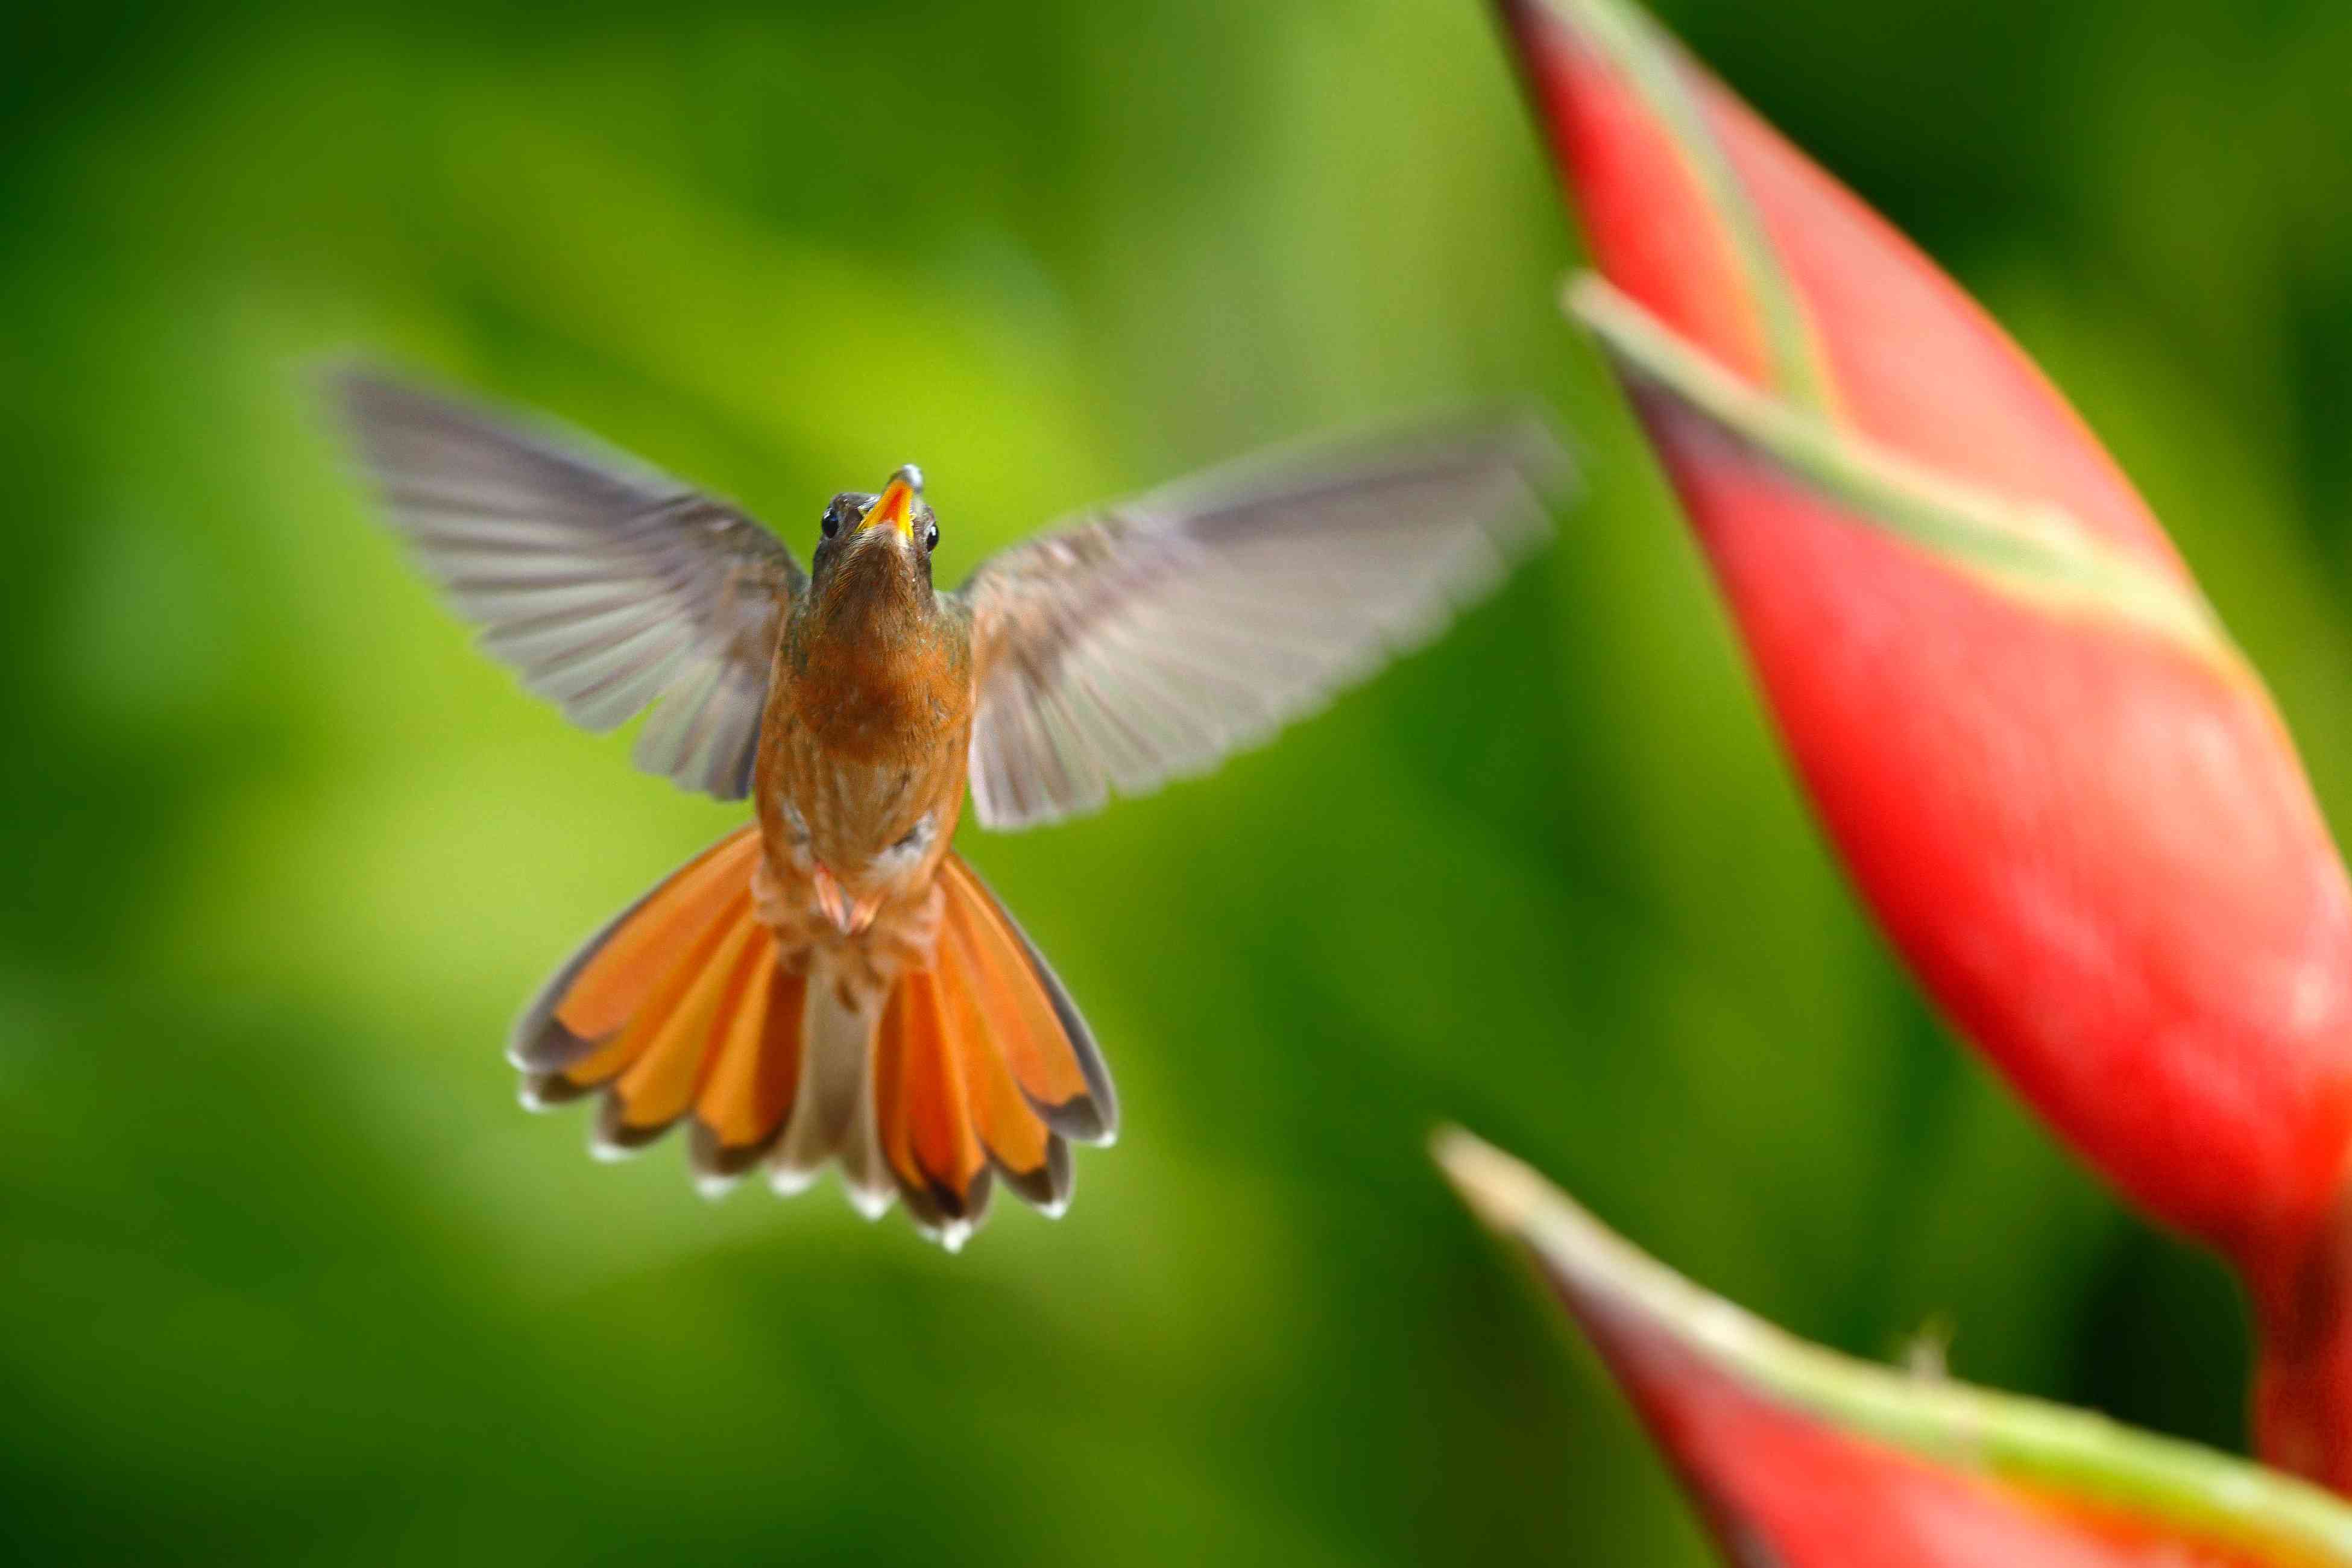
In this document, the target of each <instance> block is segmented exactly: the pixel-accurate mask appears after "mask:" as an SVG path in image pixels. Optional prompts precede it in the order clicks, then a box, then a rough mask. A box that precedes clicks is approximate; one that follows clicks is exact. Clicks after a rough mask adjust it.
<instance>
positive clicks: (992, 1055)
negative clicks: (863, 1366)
mask: <svg viewBox="0 0 2352 1568" xmlns="http://www.w3.org/2000/svg"><path fill="white" fill-rule="evenodd" d="M759 857H760V839H759V832H758V830H757V829H756V828H753V827H746V828H743V829H741V830H740V831H737V832H734V833H731V834H730V835H729V836H728V837H726V838H725V839H722V840H720V841H719V842H718V843H716V844H714V845H712V846H711V847H710V848H709V849H708V850H706V851H704V852H702V853H701V854H699V855H698V856H696V857H695V858H694V859H693V860H691V861H689V862H687V863H686V864H685V865H684V866H683V867H681V868H679V870H678V871H677V872H676V873H673V874H672V875H671V876H669V877H668V878H667V879H666V880H665V881H664V882H662V883H660V884H659V885H658V886H656V888H654V890H653V891H652V892H650V893H648V894H646V895H645V896H644V897H643V898H640V899H639V900H638V901H637V902H636V903H635V904H632V905H630V906H629V908H628V909H626V910H625V911H623V912H622V914H621V915H619V916H618V917H616V918H615V919H614V921H613V922H612V923H611V924H609V925H606V926H605V927H604V929H603V930H602V931H599V932H598V933H597V934H596V935H595V936H593V937H591V938H590V939H589V940H588V942H587V943H586V944H585V945H584V946H582V948H581V949H580V951H579V952H578V953H577V954H576V955H574V956H573V957H572V961H571V962H570V963H568V964H566V965H565V966H564V967H563V968H562V970H561V971H560V972H558V973H557V975H556V976H555V977H554V978H553V979H552V980H551V981H550V982H549V983H548V985H547V987H546V988H545V989H544V990H543V991H541V994H540V996H539V998H537V999H536V1000H535V1001H534V1002H533V1003H532V1004H531V1006H530V1009H528V1010H527V1011H526V1012H525V1013H524V1015H523V1017H522V1019H521V1021H520V1023H518V1024H517V1025H516V1028H515V1033H514V1039H513V1042H512V1044H511V1046H510V1047H509V1053H508V1054H509V1057H510V1058H511V1059H512V1060H513V1061H514V1063H515V1065H516V1066H518V1067H520V1068H521V1069H522V1071H523V1073H524V1079H523V1092H524V1099H525V1101H526V1102H527V1103H531V1104H534V1105H546V1104H553V1103H559V1102H562V1101H567V1100H573V1099H577V1098H580V1097H581V1096H583V1095H586V1094H591V1093H601V1094H602V1096H603V1104H602V1106H601V1108H600V1110H599V1113H598V1116H597V1121H596V1130H595V1143H594V1145H593V1146H594V1148H595V1150H596V1152H597V1153H598V1154H599V1155H605V1156H608V1157H611V1156H618V1155H625V1154H627V1153H631V1152H633V1151H635V1150H636V1149H639V1148H642V1147H644V1146H645V1145H648V1144H650V1143H652V1142H654V1141H655V1140H656V1139H657V1138H659V1137H661V1136H662V1135H663V1134H665V1133H667V1132H668V1131H669V1129H670V1128H671V1127H673V1126H675V1125H677V1124H678V1123H679V1122H680V1121H683V1120H688V1118H691V1124H692V1135H691V1159H692V1162H693V1165H694V1168H695V1171H696V1173H697V1176H698V1181H699V1183H700V1184H701V1185H702V1186H704V1187H705V1189H706V1190H711V1191H716V1190H719V1189H722V1188H723V1187H725V1186H728V1185H729V1184H730V1183H731V1182H732V1181H733V1180H734V1179H736V1178H737V1177H739V1176H741V1175H743V1174H744V1173H745V1172H746V1171H748V1170H750V1169H751V1167H752V1166H754V1165H757V1164H759V1163H761V1161H762V1160H763V1159H764V1160H766V1161H767V1162H768V1164H769V1165H770V1166H772V1172H773V1174H774V1176H775V1177H776V1181H777V1185H778V1186H779V1187H780V1188H781V1189H782V1190H788V1191H789V1190H797V1188H798V1187H799V1186H801V1185H803V1183H804V1182H805V1181H806V1180H807V1179H808V1178H809V1177H810V1176H813V1175H814V1172H815V1171H816V1170H817V1169H818V1168H820V1167H821V1166H823V1165H824V1163H825V1162H826V1161H827V1160H828V1159H836V1158H837V1159H838V1160H839V1162H840V1163H841V1166H842V1169H843V1175H844V1178H845V1181H846V1182H847V1183H848V1185H849V1186H850V1188H851V1196H852V1197H853V1198H854V1199H856V1200H857V1201H858V1203H859V1207H861V1208H864V1209H865V1210H866V1211H867V1212H869V1213H878V1212H879V1211H880V1209H881V1208H882V1207H887V1203H888V1201H889V1198H890V1196H891V1195H892V1192H893V1191H894V1189H895V1191H896V1193H897V1195H898V1197H900V1198H901V1199H902V1200H903V1201H904V1202H905V1203H906V1205H907V1208H908V1213H909V1214H910V1215H911V1216H912V1217H913V1218H914V1219H915V1221H916V1223H917V1224H918V1225H919V1226H921V1227H922V1228H924V1229H925V1230H926V1231H927V1232H928V1233H929V1234H931V1235H933V1236H935V1237H937V1238H939V1239H941V1240H943V1241H945V1242H947V1243H949V1244H950V1246H954V1245H961V1241H962V1239H964V1238H965V1237H966V1236H969V1235H970V1234H971V1229H972V1228H973V1227H974V1226H975V1225H977V1224H978V1223H979V1222H980V1220H981V1219H982V1218H983V1217H984V1216H985V1214H986V1212H987V1207H988V1200H989V1197H990V1193H991V1190H992V1184H993V1182H994V1181H995V1180H996V1179H997V1178H999V1177H1001V1178H1002V1179H1003V1182H1004V1184H1005V1185H1006V1186H1009V1187H1011V1188H1012V1189H1013V1191H1014V1192H1015V1193H1016V1194H1018V1195H1019V1196H1020V1197H1023V1198H1024V1199H1025V1200H1026V1201H1028V1202H1030V1203H1032V1204H1034V1205H1036V1206H1037V1207H1040V1208H1043V1209H1045V1210H1046V1211H1047V1212H1048V1213H1059V1212H1060V1210H1061V1208H1062V1207H1063V1206H1064V1205H1065V1204H1066V1203H1067V1202H1068V1200H1069V1193H1070V1157H1069V1149H1068V1145H1067V1144H1066V1142H1065V1140H1066V1139H1078V1140H1082V1141H1087V1142H1097V1143H1108V1142H1109V1141H1110V1138H1111V1136H1112V1134H1113V1131H1114V1129H1115V1127H1116V1125H1117V1122H1118V1103H1117V1101H1116V1099H1115V1097H1114V1096H1113V1093H1112V1091H1111V1086H1110V1078H1109V1075H1108V1072H1106V1071H1104V1068H1103V1064H1102V1058H1101V1055H1100V1053H1099V1052H1098V1051H1097V1050H1096V1048H1095V1043H1094V1037H1093V1035H1092V1034H1091V1033H1090V1032H1089V1031H1088V1030H1087V1026H1086V1023H1085V1020H1084V1019H1081V1018H1080V1017H1079V1016H1078V1011H1077V1009H1076V1007H1075V1006H1074V1005H1073V1004H1072V1003H1071V1001H1070V998H1069V996H1068V993H1067V992H1066V991H1065V990H1064V989H1063V988H1062V984H1061V982H1060V980H1058V979H1057V978H1055V975H1054V972H1053V970H1052V968H1051V967H1049V966H1047V964H1046V963H1045V959H1044V957H1043V956H1040V955H1039V954H1038V952H1037V950H1036V948H1035V947H1034V946H1033V945H1032V944H1031V943H1030V941H1029V939H1028V937H1027V936H1025V935H1024V934H1023V932H1022V930H1021V927H1020V926H1019V925H1017V924H1015V923H1014V921H1013V917H1012V916H1011V915H1008V914H1006V913H1005V911H1004V909H1003V905H1001V904H998V903H997V902H996V899H995V897H994V895H992V894H991V893H990V892H989V891H988V889H987V887H986V885H985V884H983V883H982V882H981V880H980V878H979V877H978V876H977V875H976V874H975V873H973V872H972V870H971V867H969V866H967V865H965V864H964V863H963V862H962V861H961V860H960V859H959V858H957V857H956V856H955V855H953V854H950V855H949V856H948V857H947V858H946V861H945V862H944V863H943V864H942V866H941V868H940V889H941V896H942V902H943V909H942V913H941V918H940V933H939V941H938V945H937V947H936V950H935V953H934V956H933V959H932V963H931V966H930V967H929V968H925V969H915V970H908V971H907V972H905V973H903V974H901V975H899V976H898V977H897V978H896V979H895V980H894V981H893V982H892V983H891V987H890V990H889V993H888V995H887V998H882V999H880V1000H879V1005H878V1006H877V1005H873V1004H860V1005H857V1006H851V1005H850V1004H849V1003H848V1002H847V1001H844V1002H843V1003H842V1004H841V1005H838V1006H835V1005H832V1003H833V998H834V988H833V987H832V985H831V982H830V981H829V980H828V979H827V978H826V976H827V973H828V971H826V970H825V969H824V963H825V958H824V954H823V953H822V952H820V953H818V954H816V955H814V956H812V955H808V954H798V955H787V954H784V953H782V952H781V951H780V950H779V949H778V947H777V945H776V943H775V941H774V939H773V937H772V936H771V934H770V933H769V932H768V930H767V928H766V927H765V926H764V925H761V922H760V921H759V919H758V917H757V915H755V914H754V913H753V900H752V895H751V877H752V873H753V872H754V870H755V869H756V868H757V867H758V865H759ZM812 964H814V967H815V972H814V973H812V972H811V965H812ZM844 995H845V996H846V993H844Z"/></svg>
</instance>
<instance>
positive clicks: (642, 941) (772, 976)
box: [507, 827, 807, 1191]
mask: <svg viewBox="0 0 2352 1568" xmlns="http://www.w3.org/2000/svg"><path fill="white" fill-rule="evenodd" d="M759 861H760V836H759V830H758V829H757V828H756V827H746V828H742V829H740V830H738V831H735V832H733V833H730V834H729V835H728V836H727V837H726V838H724V839H721V840H720V841H719V842H718V843H716V844H713V845H712V846H711V847H710V848H709V849H707V850H705V851H704V852H702V853H700V854H699V855H697V856H696V857H695V858H694V859H692V860H690V861H688V862H687V863H686V864H685V865H684V866H682V867H680V868H679V869H678V870H677V872H675V873H672V874H671V875H670V876H669V877H668V878H667V879H666V880H664V881H663V882H662V883H660V884H659V885H658V886H656V888H655V889H654V890H653V891H652V892H650V893H648V894H646V895H645V896H644V897H643V898H640V899H639V900H637V902H636V903H635V904H631V905H630V906H629V907H628V908H627V909H625V910H623V911H622V912H621V914H620V915H618V916H616V917H615V918H614V920H613V921H612V923H611V924H610V925H606V926H605V927H604V929H603V930H601V931H599V932H597V933H596V935H595V936H592V937H590V938H589V939H588V940H587V942H586V943H584V944H583V946H581V948H580V951H579V952H578V953H576V954H575V955H573V956H572V961H571V962H570V963H568V964H566V965H565V966H564V967H562V969H561V970H559V971H557V973H556V976H555V977H554V978H553V979H551V980H550V981H549V982H548V983H547V986H546V988H544V989H543V990H542V991H541V993H540V995H539V997H538V998H537V999H536V1000H534V1001H533V1002H532V1003H531V1005H530V1009H528V1010H526V1011H525V1012H524V1014H523V1016H522V1019H521V1021H520V1022H519V1023H518V1024H517V1025H516V1026H515V1032H514V1039H513V1042H512V1044H511V1045H510V1046H509V1050H508V1052H507V1054H508V1057H509V1060H511V1061H513V1062H514V1064H515V1065H516V1066H517V1067H519V1068H520V1069H521V1070H522V1072H523V1086H522V1092H523V1103H525V1104H528V1105H530V1106H532V1107H533V1108H535V1109H536V1108H540V1107H543V1106H549V1105H556V1104H561V1103H565V1102H567V1101H572V1100H576V1099H579V1098H581V1097H582V1096H583V1095H586V1094H591V1093H595V1092H600V1091H601V1092H602V1093H603V1096H604V1099H603V1103H602V1105H601V1106H600V1107H599V1109H598V1111H597V1115H596V1124H595V1130H594V1134H593V1143H592V1144H591V1145H590V1146H591V1147H592V1148H593V1150H594V1152H595V1153H596V1154H597V1155H598V1156H599V1157H601V1158H607V1159H615V1158H619V1157H621V1156H622V1155H628V1154H632V1153H634V1152H635V1151H636V1150H638V1149H641V1148H644V1147H645V1146H646V1145H648V1144H651V1143H653V1142H654V1141H655V1140H656V1139H657V1138H659V1137H661V1136H662V1135H663V1134H666V1133H667V1132H668V1131H669V1130H670V1129H671V1128H672V1127H673V1126H676V1125H677V1123H678V1122H680V1121H681V1120H684V1119H685V1118H687V1117H688V1115H689V1114H690V1115H691V1116H692V1119H693V1126H692V1134H691V1149H692V1153H691V1158H692V1161H693V1165H694V1169H695V1173H696V1177H697V1180H698V1183H699V1184H700V1185H702V1186H704V1188H705V1189H706V1190H710V1191H717V1190H723V1188H724V1187H725V1186H728V1185H729V1184H730V1183H731V1182H733V1181H734V1180H735V1179H736V1178H737V1177H739V1176H742V1175H743V1173H745V1172H746V1171H748V1170H750V1169H751V1167H752V1166H755V1165H757V1164H758V1163H759V1162H760V1161H761V1159H762V1158H763V1157H765V1156H766V1155H768V1154H769V1153H770V1151H772V1149H773V1148H774V1147H775V1146H776V1145H777V1143H778V1141H779V1140H780V1139H781V1138H782V1136H783V1134H784V1132H785V1129H786V1127H787V1126H788V1124H789V1123H790V1121H791V1119H792V1114H793V1105H794V1103H795V1101H796V1100H797V1099H798V1097H799V1089H800V1079H801V1058H802V1056H803V1051H802V1040H803V1037H804V1034H805V1029H806V1014H807V1005H806V993H807V982H806V978H805V976H804V975H803V974H802V973H800V972H799V970H798V968H797V967H796V966H793V965H790V964H787V963H786V962H784V961H783V956H782V954H781V953H779V951H778V950H777V946H776V944H775V941H774V939H773V938H772V937H771V936H769V934H768V931H767V928H766V927H765V926H763V925H761V924H760V922H759V920H758V919H757V918H755V917H754V915H753V914H752V908H751V873H752V871H753V870H754V869H755V868H756V867H757V866H758V864H759Z"/></svg>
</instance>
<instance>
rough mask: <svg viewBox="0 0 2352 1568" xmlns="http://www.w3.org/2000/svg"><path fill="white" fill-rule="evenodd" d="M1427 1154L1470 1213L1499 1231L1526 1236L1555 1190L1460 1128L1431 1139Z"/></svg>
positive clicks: (1449, 1128) (1447, 1128) (1442, 1129)
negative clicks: (1531, 1219)
mask: <svg viewBox="0 0 2352 1568" xmlns="http://www.w3.org/2000/svg"><path fill="white" fill-rule="evenodd" d="M1429 1153H1430V1156H1431V1157H1432V1158H1433V1159H1434V1160H1436V1162H1437V1166H1438V1168H1439V1169H1440V1170H1442V1171H1444V1173H1445V1179H1446V1180H1448V1181H1450V1182H1452V1183H1453V1184H1454V1191H1455V1192H1457V1193H1459V1194H1461V1196H1462V1201H1463V1202H1465V1203H1466V1204H1468V1205H1469V1206H1470V1210H1471V1212H1472V1213H1474V1214H1475V1215H1476V1216H1477V1217H1478V1218H1480V1219H1481V1220H1483V1221H1485V1222H1486V1224H1487V1225H1489V1226H1491V1227H1493V1228H1495V1229H1496V1230H1501V1231H1506V1232H1508V1233H1510V1234H1513V1235H1519V1234H1524V1233H1525V1231H1526V1229H1527V1226H1528V1219H1529V1218H1530V1217H1532V1216H1533V1215H1534V1214H1535V1213H1536V1212H1537V1211H1538V1209H1540V1208H1541V1207H1543V1205H1544V1202H1545V1199H1546V1197H1547V1195H1548V1194H1549V1192H1550V1190H1551V1189H1550V1184H1549V1183H1548V1182H1546V1181H1545V1180H1544V1179H1543V1177H1541V1176H1538V1175H1537V1174H1536V1173H1535V1172H1534V1170H1532V1169H1531V1168H1529V1167H1528V1166H1526V1165H1524V1164H1522V1163H1521V1162H1520V1161H1518V1160H1516V1159H1514V1158H1512V1157H1511V1156H1510V1155H1507V1154H1505V1153H1504V1152H1503V1151H1502V1150H1500V1149H1498V1148H1496V1147H1495V1145H1492V1144H1490V1143H1488V1142H1486V1140H1485V1139H1484V1138H1481V1137H1479V1136H1477V1135H1476V1134H1474V1133H1468V1132H1465V1131H1464V1130H1463V1129H1461V1128H1460V1127H1455V1126H1451V1125H1449V1126H1444V1127H1440V1128H1438V1129H1437V1131H1436V1132H1434V1133H1433V1134H1430V1139H1429Z"/></svg>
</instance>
